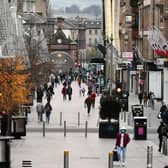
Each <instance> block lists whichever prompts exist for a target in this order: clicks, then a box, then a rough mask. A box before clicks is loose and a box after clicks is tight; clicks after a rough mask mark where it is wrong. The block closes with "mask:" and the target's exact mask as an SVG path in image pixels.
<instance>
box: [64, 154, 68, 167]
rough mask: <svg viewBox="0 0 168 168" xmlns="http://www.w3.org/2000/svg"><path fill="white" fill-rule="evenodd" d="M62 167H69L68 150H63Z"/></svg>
mask: <svg viewBox="0 0 168 168" xmlns="http://www.w3.org/2000/svg"><path fill="white" fill-rule="evenodd" d="M64 168H69V151H64Z"/></svg>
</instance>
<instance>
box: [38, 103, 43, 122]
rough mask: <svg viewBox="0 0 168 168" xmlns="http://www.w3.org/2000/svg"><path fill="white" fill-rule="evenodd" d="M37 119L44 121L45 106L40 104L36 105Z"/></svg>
mask: <svg viewBox="0 0 168 168" xmlns="http://www.w3.org/2000/svg"><path fill="white" fill-rule="evenodd" d="M36 112H37V119H38V121H40V122H42V121H43V113H44V106H43V104H42V103H40V102H38V103H37V105H36Z"/></svg>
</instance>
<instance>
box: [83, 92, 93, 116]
mask: <svg viewBox="0 0 168 168" xmlns="http://www.w3.org/2000/svg"><path fill="white" fill-rule="evenodd" d="M84 103H85V107H87V112H88V115H90V110H91V105H92V97H91V95H88V97H87V98H86V99H85V102H84Z"/></svg>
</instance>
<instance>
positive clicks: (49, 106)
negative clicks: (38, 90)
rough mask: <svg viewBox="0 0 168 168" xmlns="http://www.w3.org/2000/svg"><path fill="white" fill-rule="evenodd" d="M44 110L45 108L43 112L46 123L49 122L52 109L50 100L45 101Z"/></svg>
mask: <svg viewBox="0 0 168 168" xmlns="http://www.w3.org/2000/svg"><path fill="white" fill-rule="evenodd" d="M44 110H45V114H46V123H47V124H49V122H50V115H51V111H52V107H51V104H50V102H47V103H46V105H45V107H44Z"/></svg>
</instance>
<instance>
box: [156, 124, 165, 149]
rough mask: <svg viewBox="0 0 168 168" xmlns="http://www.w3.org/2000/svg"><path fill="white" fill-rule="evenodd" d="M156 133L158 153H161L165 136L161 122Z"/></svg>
mask: <svg viewBox="0 0 168 168" xmlns="http://www.w3.org/2000/svg"><path fill="white" fill-rule="evenodd" d="M157 133H158V138H159V149H158V151H159V152H161V149H162V142H163V136H167V128H166V126H165V125H164V123H163V121H161V122H160V125H159V127H158V129H157Z"/></svg>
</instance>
